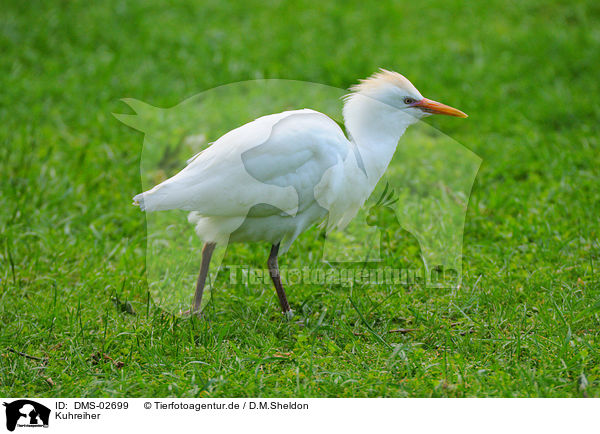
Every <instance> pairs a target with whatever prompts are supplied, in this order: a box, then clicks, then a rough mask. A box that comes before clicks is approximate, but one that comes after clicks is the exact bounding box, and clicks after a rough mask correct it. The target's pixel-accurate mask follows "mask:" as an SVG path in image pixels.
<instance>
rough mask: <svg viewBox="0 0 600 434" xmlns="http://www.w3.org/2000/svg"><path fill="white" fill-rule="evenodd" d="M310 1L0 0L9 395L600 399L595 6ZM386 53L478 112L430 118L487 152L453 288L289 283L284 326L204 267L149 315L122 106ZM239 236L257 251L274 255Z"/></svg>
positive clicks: (385, 59) (329, 74)
mask: <svg viewBox="0 0 600 434" xmlns="http://www.w3.org/2000/svg"><path fill="white" fill-rule="evenodd" d="M314 6H315V5H314V3H312V2H296V3H292V2H268V4H267V5H265V2H253V1H246V2H236V3H231V4H226V3H225V2H222V1H206V2H202V3H201V4H200V3H198V4H197V5H193V4H191V3H187V2H185V3H184V2H178V3H177V4H175V5H171V6H163V5H161V4H160V2H154V1H145V2H142V1H139V2H117V1H108V2H94V3H90V2H83V1H64V2H41V1H40V2H36V1H34V2H19V1H8V2H4V4H3V7H2V11H1V12H0V50H1V52H2V56H0V68H1V71H2V73H1V74H0V85H1V88H2V92H0V119H1V120H2V122H1V123H0V142H1V146H0V173H1V174H2V178H1V179H2V182H1V183H0V237H1V240H0V278H1V282H0V395H3V396H4V395H6V396H214V397H219V396H314V397H322V396H453V397H454V396H458V397H462V396H548V397H549V396H600V376H599V374H600V369H599V366H600V354H599V343H600V342H599V341H600V339H599V337H600V336H599V325H600V316H599V315H600V290H599V289H600V288H599V286H600V284H599V280H598V279H599V277H598V271H597V270H598V268H599V267H600V264H599V257H600V246H599V243H598V236H599V229H600V228H599V226H600V225H599V219H598V216H599V215H600V189H599V188H598V187H599V179H600V178H599V175H600V173H599V172H600V170H599V168H600V152H599V147H600V143H599V141H600V139H599V137H598V121H599V119H600V105H598V103H597V101H598V97H599V96H600V89H599V87H600V82H599V81H598V69H599V67H600V60H599V59H598V52H599V49H600V5H599V4H598V2H594V1H588V2H583V1H575V2H559V1H524V2H516V1H515V2H505V1H494V0H492V1H487V2H480V3H477V4H473V3H463V2H455V1H424V2H378V3H374V4H369V5H365V3H364V2H354V4H352V3H351V2H347V3H345V4H344V5H342V4H341V3H338V4H336V3H333V2H331V3H329V2H320V3H319V4H318V5H317V6H316V7H317V8H316V9H314V8H313V7H314ZM378 67H386V68H388V69H394V70H397V71H400V72H402V73H403V74H405V75H406V76H407V77H409V78H410V79H411V80H412V81H413V83H414V84H415V85H416V86H417V87H418V88H419V89H420V90H421V91H422V92H423V94H425V95H426V96H429V97H431V98H433V99H439V100H442V101H444V102H447V103H449V104H451V105H456V106H457V107H459V108H460V109H462V110H464V111H465V112H467V113H468V114H469V115H470V118H469V119H467V120H456V119H450V118H445V119H442V118H432V119H431V120H428V121H427V122H429V123H430V124H431V125H433V126H435V127H436V128H438V129H440V130H441V131H443V132H444V133H446V134H447V135H449V136H451V137H453V138H454V139H455V140H457V141H459V142H460V143H463V144H465V145H466V146H468V147H469V148H470V149H471V150H473V151H474V152H475V153H476V154H478V155H479V156H480V157H481V158H482V159H483V164H482V166H481V169H480V171H479V175H478V177H477V180H476V183H475V186H474V188H473V192H472V196H471V198H470V203H469V208H468V212H467V219H466V225H465V235H464V248H463V254H464V261H463V284H462V286H461V287H460V288H459V289H455V290H439V289H428V288H425V287H423V286H422V285H419V284H413V285H409V286H402V287H393V286H389V285H388V286H386V285H381V286H361V285H357V286H354V287H353V288H352V289H350V288H348V287H345V286H341V285H300V286H293V287H290V288H289V290H288V295H289V296H290V299H291V302H292V307H293V308H294V309H295V310H296V311H297V313H298V322H292V323H287V322H285V321H283V320H282V318H281V317H280V315H279V314H278V313H277V311H278V303H277V297H276V295H275V291H274V290H273V289H272V288H271V286H270V285H269V284H260V283H259V284H257V285H249V286H246V285H242V284H239V285H229V284H228V283H227V281H226V280H225V281H223V279H221V281H217V282H216V289H215V291H214V293H213V297H212V299H211V301H210V303H209V304H208V306H207V309H206V318H205V319H201V320H198V319H182V318H177V317H173V316H172V315H170V314H168V313H165V312H163V311H161V310H160V309H159V308H158V307H156V306H155V305H154V304H153V302H152V300H151V299H149V297H148V286H147V281H146V277H145V276H146V274H145V248H146V240H145V237H146V225H145V219H144V215H143V214H141V213H140V212H139V210H138V209H136V208H134V207H132V206H131V197H132V196H133V195H134V194H135V193H137V192H139V191H140V189H141V181H140V175H139V170H140V154H141V147H142V141H143V137H142V135H141V133H139V132H137V131H134V130H133V129H130V128H128V127H126V126H124V125H123V124H122V123H120V122H119V121H118V120H116V119H115V118H114V117H113V116H112V115H111V113H113V112H117V113H122V112H124V111H126V110H127V108H126V107H124V105H123V103H122V102H119V99H120V98H123V97H132V98H136V99H139V100H143V101H146V102H148V103H150V104H153V105H155V106H160V107H170V106H173V105H175V104H177V103H179V102H181V101H182V100H184V99H185V98H187V97H190V96H192V95H194V94H197V93H199V92H201V91H203V90H206V89H210V88H213V87H215V86H218V85H222V84H226V83H231V82H235V81H242V80H248V79H256V78H287V79H295V80H304V81H312V82H317V83H323V84H327V85H330V86H336V87H348V86H349V85H350V84H352V83H354V82H355V81H356V80H357V79H358V78H361V77H365V76H367V75H369V74H371V73H372V72H373V71H374V70H376V69H377V68H378ZM234 126H235V125H231V127H234ZM209 139H210V140H212V139H214V138H213V137H211V138H209ZM388 235H389V239H390V240H391V241H390V242H393V241H396V240H399V241H397V244H398V245H396V246H392V247H393V249H394V251H395V252H396V254H395V256H393V257H392V259H393V260H394V261H398V263H404V262H410V260H411V259H414V257H415V256H416V255H418V245H416V242H415V241H414V239H410V237H409V236H407V235H406V233H404V232H402V231H397V232H396V233H392V234H388ZM316 239H317V237H315V235H314V233H309V234H306V235H305V236H304V237H303V238H301V240H300V241H299V243H298V244H297V245H296V246H294V247H293V248H292V250H291V251H290V252H289V253H288V254H287V255H286V256H284V257H282V259H281V264H282V266H283V265H288V266H290V267H297V266H302V265H303V264H305V263H306V262H308V261H314V259H312V258H307V255H306V253H305V249H310V248H311V246H312V243H313V242H316V241H314V240H316ZM243 249H245V250H244V251H245V254H246V257H247V258H248V261H250V263H251V264H253V265H254V266H263V264H264V262H265V259H266V256H267V253H268V246H266V245H258V246H246V247H243ZM190 293H191V289H190ZM113 297H118V299H119V302H117V303H115V302H113ZM127 302H129V304H127ZM127 306H130V307H132V308H133V311H134V312H135V313H134V314H132V313H128V310H131V309H128V308H127ZM400 328H406V329H412V331H410V332H408V333H396V332H391V330H397V329H400ZM8 347H10V348H13V349H14V350H16V351H21V352H24V353H27V354H29V355H31V356H34V357H38V358H47V361H46V362H45V363H44V364H43V369H41V366H42V363H41V362H40V361H36V360H31V359H27V358H25V357H22V356H21V355H18V354H16V353H14V352H12V351H10V350H8V349H7V348H8ZM103 354H106V355H107V356H108V357H110V358H104V357H103V356H102V355H103Z"/></svg>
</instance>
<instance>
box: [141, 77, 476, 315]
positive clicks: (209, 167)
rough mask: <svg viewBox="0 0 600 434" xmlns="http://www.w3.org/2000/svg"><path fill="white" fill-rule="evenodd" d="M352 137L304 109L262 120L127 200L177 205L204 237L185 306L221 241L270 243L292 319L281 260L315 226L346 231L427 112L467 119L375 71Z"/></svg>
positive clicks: (347, 113)
mask: <svg viewBox="0 0 600 434" xmlns="http://www.w3.org/2000/svg"><path fill="white" fill-rule="evenodd" d="M350 91H351V92H350V94H349V95H347V96H346V97H345V99H344V107H343V117H344V124H345V127H346V130H347V132H348V138H346V136H345V135H344V133H343V131H342V130H341V129H340V127H339V126H338V124H337V123H336V122H335V121H333V120H332V119H331V118H329V117H328V116H326V115H325V114H323V113H320V112H317V111H314V110H309V109H303V110H293V111H285V112H282V113H277V114H271V115H267V116H263V117H260V118H258V119H256V120H254V121H252V122H249V123H247V124H245V125H242V126H241V127H239V128H236V129H234V130H232V131H230V132H228V133H227V134H225V135H224V136H222V137H221V138H219V139H218V140H217V141H216V142H214V143H213V144H212V145H211V146H209V147H208V148H207V149H205V150H204V151H202V152H200V153H199V154H197V155H195V156H194V157H192V159H190V160H188V165H187V166H186V167H185V168H184V169H183V170H182V171H181V172H179V173H177V174H176V175H175V176H173V177H172V178H169V179H167V180H166V181H164V182H162V183H161V184H159V185H157V186H155V187H154V188H152V189H151V190H148V191H146V192H144V193H141V194H138V195H137V196H135V197H134V198H133V200H134V204H135V205H138V206H139V207H140V208H141V209H142V210H143V211H159V210H169V209H182V210H187V211H191V213H190V215H189V218H188V220H189V221H190V222H191V223H192V224H194V225H195V231H196V233H197V234H198V236H199V237H200V239H201V240H202V241H203V242H204V247H203V249H202V260H201V266H200V274H199V276H198V281H197V284H196V292H195V296H194V301H193V305H192V309H191V312H192V313H195V314H199V313H200V304H201V301H202V292H203V289H204V285H205V282H206V277H207V274H208V271H209V264H210V259H211V256H212V253H213V251H214V249H215V246H216V245H217V244H218V243H223V244H227V243H229V242H257V241H268V242H269V243H271V245H272V248H271V253H270V255H269V258H268V261H267V264H268V267H269V272H270V275H271V279H272V280H273V284H274V285H275V289H276V291H277V295H278V297H279V303H280V305H281V310H282V312H283V314H284V315H285V316H286V317H287V318H288V319H289V318H291V317H292V316H293V313H292V310H291V308H290V305H289V303H288V301H287V296H286V293H285V290H284V288H283V286H282V284H281V278H280V274H279V267H278V264H277V257H278V255H279V253H280V245H281V243H282V242H283V248H282V249H281V251H282V252H283V251H286V250H287V249H288V248H289V246H290V245H291V243H292V242H293V241H294V240H295V239H296V237H298V235H300V234H301V233H302V232H304V231H306V230H307V229H308V228H310V227H311V226H313V225H314V224H316V223H319V222H324V221H325V220H326V221H327V230H328V231H330V230H332V229H334V228H343V227H344V226H345V225H347V224H348V223H349V221H350V220H351V219H352V218H353V217H354V216H355V215H356V213H357V212H358V209H359V208H360V207H361V206H362V205H363V204H364V202H365V201H366V200H367V198H368V197H369V195H370V194H371V192H372V191H373V190H374V188H375V186H376V184H377V182H378V181H379V179H380V178H381V176H382V175H383V173H384V172H385V170H386V168H387V166H388V164H389V163H390V160H391V159H392V156H393V154H394V151H395V149H396V145H397V144H398V140H399V139H400V137H401V136H402V134H403V133H404V131H405V130H406V128H407V127H408V126H409V125H411V124H413V123H415V122H417V121H418V120H419V119H421V118H423V117H425V116H428V115H431V114H444V115H450V116H457V117H461V118H466V117H467V115H466V114H465V113H463V112H461V111H460V110H457V109H455V108H452V107H449V106H447V105H444V104H441V103H439V102H435V101H432V100H430V99H427V98H424V97H423V96H422V95H421V93H419V91H418V90H417V89H416V88H415V87H414V86H413V85H412V83H411V82H410V81H408V79H406V78H405V77H404V76H402V75H400V74H398V73H396V72H391V71H387V70H384V69H381V70H380V71H379V72H377V73H375V74H374V75H372V76H371V77H369V78H367V79H365V80H361V82H360V83H359V84H357V85H355V86H353V87H351V88H350Z"/></svg>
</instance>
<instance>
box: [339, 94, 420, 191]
mask: <svg viewBox="0 0 600 434" xmlns="http://www.w3.org/2000/svg"><path fill="white" fill-rule="evenodd" d="M416 121H417V119H415V118H414V117H412V116H410V115H408V114H406V113H404V112H403V111H402V110H398V109H397V108H395V107H392V106H390V105H388V104H385V103H383V102H381V101H379V100H377V99H375V98H372V97H368V96H365V95H362V94H360V93H356V94H351V95H350V96H349V97H348V98H347V99H346V101H345V103H344V124H345V126H346V131H347V132H348V135H349V139H350V141H351V142H352V143H354V144H355V145H356V147H357V149H358V151H359V153H360V158H361V159H362V162H363V165H364V168H365V171H366V175H367V177H368V178H369V179H370V180H371V181H372V182H371V183H372V184H373V186H375V184H376V183H377V182H378V181H379V179H380V178H381V176H382V175H383V173H384V172H385V170H386V169H387V167H388V165H389V163H390V161H391V159H392V157H393V155H394V151H395V150H396V146H397V144H398V140H400V137H401V136H402V134H404V131H406V128H408V126H409V125H411V124H413V123H415V122H416Z"/></svg>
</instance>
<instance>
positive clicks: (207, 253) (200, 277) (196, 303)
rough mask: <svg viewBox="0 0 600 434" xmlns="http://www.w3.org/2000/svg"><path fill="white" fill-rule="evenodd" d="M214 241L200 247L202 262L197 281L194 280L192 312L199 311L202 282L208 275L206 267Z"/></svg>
mask: <svg viewBox="0 0 600 434" xmlns="http://www.w3.org/2000/svg"><path fill="white" fill-rule="evenodd" d="M215 246H216V244H215V243H206V244H204V247H203V248H202V264H201V265H200V274H199V275H198V281H197V282H196V293H195V294H194V307H193V308H192V313H194V314H199V313H200V304H201V303H202V293H203V292H204V284H205V283H206V276H208V269H209V265H210V258H211V257H212V254H213V251H214V250H215Z"/></svg>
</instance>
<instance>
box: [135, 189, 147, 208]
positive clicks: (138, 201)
mask: <svg viewBox="0 0 600 434" xmlns="http://www.w3.org/2000/svg"><path fill="white" fill-rule="evenodd" d="M133 205H135V206H139V207H140V209H141V210H142V211H146V203H145V202H144V193H140V194H137V195H135V196H133Z"/></svg>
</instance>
